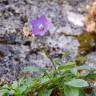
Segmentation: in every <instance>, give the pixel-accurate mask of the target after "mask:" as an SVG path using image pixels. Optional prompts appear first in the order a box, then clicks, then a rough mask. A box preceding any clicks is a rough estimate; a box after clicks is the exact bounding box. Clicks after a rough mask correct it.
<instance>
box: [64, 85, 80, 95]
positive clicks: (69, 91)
mask: <svg viewBox="0 0 96 96" xmlns="http://www.w3.org/2000/svg"><path fill="white" fill-rule="evenodd" d="M64 96H79V88H74V87H68V86H64Z"/></svg>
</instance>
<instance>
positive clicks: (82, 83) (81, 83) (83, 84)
mask: <svg viewBox="0 0 96 96" xmlns="http://www.w3.org/2000/svg"><path fill="white" fill-rule="evenodd" d="M65 85H68V86H71V87H78V88H79V87H87V86H88V83H87V81H85V80H82V79H73V80H71V81H69V82H66V83H65Z"/></svg>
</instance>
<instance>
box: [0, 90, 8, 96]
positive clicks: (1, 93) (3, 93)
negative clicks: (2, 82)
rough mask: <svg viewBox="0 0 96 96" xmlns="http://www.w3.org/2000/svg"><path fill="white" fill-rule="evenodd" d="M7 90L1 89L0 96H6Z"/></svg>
mask: <svg viewBox="0 0 96 96" xmlns="http://www.w3.org/2000/svg"><path fill="white" fill-rule="evenodd" d="M8 94H9V90H8V89H1V90H0V95H1V96H8Z"/></svg>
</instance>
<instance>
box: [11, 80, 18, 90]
mask: <svg viewBox="0 0 96 96" xmlns="http://www.w3.org/2000/svg"><path fill="white" fill-rule="evenodd" d="M17 87H18V82H17V81H14V82H13V84H12V88H13V89H16V88H17Z"/></svg>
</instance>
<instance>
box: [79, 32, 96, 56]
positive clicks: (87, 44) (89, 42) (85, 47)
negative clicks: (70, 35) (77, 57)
mask: <svg viewBox="0 0 96 96" xmlns="http://www.w3.org/2000/svg"><path fill="white" fill-rule="evenodd" d="M77 39H78V41H79V43H80V47H79V53H80V54H83V55H84V54H88V53H89V52H92V51H94V50H95V48H96V34H94V33H88V32H84V33H83V34H81V35H80V36H78V37H77Z"/></svg>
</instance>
